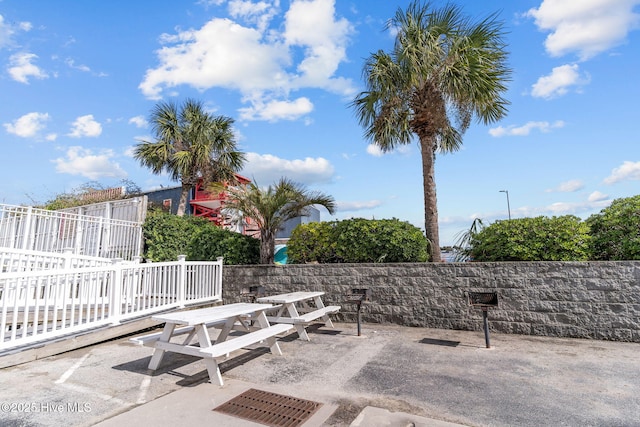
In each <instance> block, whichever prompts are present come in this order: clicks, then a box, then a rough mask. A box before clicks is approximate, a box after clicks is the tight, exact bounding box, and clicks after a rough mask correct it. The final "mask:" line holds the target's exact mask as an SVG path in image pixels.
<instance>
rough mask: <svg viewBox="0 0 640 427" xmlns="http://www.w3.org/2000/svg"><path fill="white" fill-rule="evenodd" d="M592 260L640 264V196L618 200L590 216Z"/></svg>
mask: <svg viewBox="0 0 640 427" xmlns="http://www.w3.org/2000/svg"><path fill="white" fill-rule="evenodd" d="M587 225H588V226H589V228H590V231H589V232H590V234H591V237H592V239H591V259H594V260H640V195H638V196H633V197H627V198H623V199H616V200H614V201H613V202H612V203H611V205H610V206H609V207H607V208H604V209H603V210H602V211H600V213H598V214H595V215H592V216H590V217H589V218H588V219H587Z"/></svg>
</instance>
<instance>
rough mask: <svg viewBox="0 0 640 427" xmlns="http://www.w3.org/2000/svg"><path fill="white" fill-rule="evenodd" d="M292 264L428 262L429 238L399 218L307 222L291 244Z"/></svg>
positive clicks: (295, 233)
mask: <svg viewBox="0 0 640 427" xmlns="http://www.w3.org/2000/svg"><path fill="white" fill-rule="evenodd" d="M287 246H288V249H287V254H288V261H289V262H290V263H306V262H319V263H332V262H344V263H364V262H424V261H426V260H427V239H426V238H425V236H424V234H423V233H422V231H421V230H420V229H419V228H417V227H415V226H413V225H411V224H409V223H408V222H401V221H400V220H398V219H387V220H367V219H347V220H343V221H331V222H319V223H310V224H303V225H299V226H298V227H296V228H295V229H294V230H293V232H292V234H291V238H290V239H289V243H288V245H287Z"/></svg>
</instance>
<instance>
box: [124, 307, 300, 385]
mask: <svg viewBox="0 0 640 427" xmlns="http://www.w3.org/2000/svg"><path fill="white" fill-rule="evenodd" d="M269 309H273V306H272V305H271V304H253V303H237V304H228V305H221V306H217V307H208V308H201V309H197V310H185V311H178V312H173V313H166V314H159V315H156V316H153V320H156V321H159V322H165V325H164V328H163V330H162V332H158V333H153V334H149V335H144V336H140V337H134V338H131V341H132V342H135V343H137V344H142V345H145V346H148V347H153V348H154V351H153V355H152V356H151V360H150V361H149V369H151V370H156V369H158V367H159V366H160V363H161V362H162V358H163V356H164V353H165V352H166V351H171V352H175V353H181V354H187V355H191V356H196V357H202V358H203V361H204V364H205V366H206V367H207V371H208V373H209V379H210V380H211V382H212V383H217V384H218V385H221V386H222V385H223V384H224V382H223V380H222V376H221V374H220V369H219V367H218V362H217V360H216V359H217V358H221V357H228V355H229V353H231V352H233V351H235V350H239V349H241V348H244V347H247V346H250V345H252V344H256V343H259V342H262V341H266V342H267V345H268V346H269V347H270V349H271V353H273V354H276V355H279V356H281V355H282V352H281V350H280V346H279V345H278V342H277V341H276V335H278V334H281V333H284V332H287V331H289V330H291V329H292V328H293V326H292V325H288V324H278V325H271V324H270V323H269V320H267V317H266V314H265V311H266V310H269ZM211 327H216V328H221V330H220V334H219V335H218V336H217V337H216V339H215V341H214V342H212V341H211V337H210V335H209V328H211ZM232 329H240V330H245V331H246V332H247V333H245V334H243V335H239V336H235V335H230V332H231V330H232ZM181 335H187V337H186V338H185V339H183V340H182V341H181V342H176V340H175V338H177V337H179V336H181ZM195 336H197V338H198V340H197V344H198V345H195V344H196V343H191V341H192V340H193V338H194V337H195ZM172 339H173V341H172Z"/></svg>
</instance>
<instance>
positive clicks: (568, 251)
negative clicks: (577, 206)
mask: <svg viewBox="0 0 640 427" xmlns="http://www.w3.org/2000/svg"><path fill="white" fill-rule="evenodd" d="M589 239H590V236H589V227H588V226H587V224H586V223H584V222H582V221H581V220H580V218H578V217H576V216H573V215H566V216H560V217H551V218H549V217H544V216H539V217H536V218H520V219H511V220H503V221H496V222H494V223H493V224H491V225H489V226H488V227H486V228H483V229H482V231H480V232H478V233H477V234H473V235H472V237H471V250H470V255H471V259H472V260H473V261H586V260H587V259H588V258H589Z"/></svg>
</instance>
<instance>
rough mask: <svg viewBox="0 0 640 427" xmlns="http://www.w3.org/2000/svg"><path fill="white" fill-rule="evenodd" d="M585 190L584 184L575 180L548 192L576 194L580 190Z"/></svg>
mask: <svg viewBox="0 0 640 427" xmlns="http://www.w3.org/2000/svg"><path fill="white" fill-rule="evenodd" d="M583 188H584V183H583V182H582V181H580V180H579V179H573V180H571V181H566V182H563V183H561V184H560V185H558V186H557V187H556V188H553V189H549V190H547V192H558V193H575V192H576V191H578V190H582V189H583Z"/></svg>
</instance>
